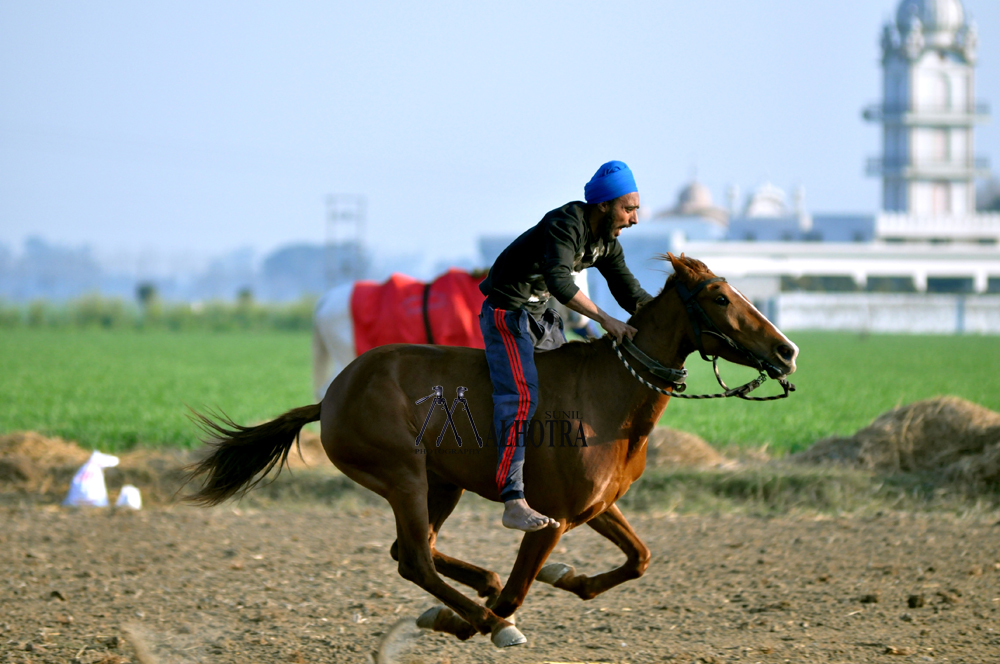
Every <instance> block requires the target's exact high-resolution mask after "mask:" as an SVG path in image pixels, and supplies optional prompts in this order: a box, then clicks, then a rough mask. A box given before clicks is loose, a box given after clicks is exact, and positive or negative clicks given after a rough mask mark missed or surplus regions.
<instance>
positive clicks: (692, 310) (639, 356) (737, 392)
mask: <svg viewBox="0 0 1000 664" xmlns="http://www.w3.org/2000/svg"><path fill="white" fill-rule="evenodd" d="M725 281H726V280H725V278H724V277H714V278H712V279H706V280H704V281H701V282H699V283H698V284H697V285H696V286H695V287H694V290H688V288H687V286H685V285H684V284H682V283H680V282H679V281H676V280H675V281H674V282H673V284H674V286H675V287H676V288H677V294H678V295H679V296H680V298H681V302H682V303H683V304H684V309H685V311H687V315H688V319H689V320H690V321H691V326H692V327H693V328H694V337H695V347H696V348H697V350H698V353H699V354H700V355H701V358H702V359H703V360H705V361H706V362H709V361H711V363H712V370H713V371H714V373H715V379H716V380H717V381H718V382H719V385H720V386H721V387H722V389H723V390H725V392H720V393H717V394H681V392H683V391H684V390H685V389H687V385H686V384H685V383H684V381H685V379H686V378H687V370H685V369H671V368H669V367H665V366H663V365H662V364H660V363H659V362H657V361H656V360H654V359H653V358H651V357H649V356H648V355H646V354H645V353H643V352H642V351H641V350H639V348H638V347H637V346H636V345H635V344H634V343H632V340H631V339H629V338H628V337H624V338H623V339H622V343H621V348H624V349H625V351H626V352H627V353H628V354H629V355H631V356H632V357H633V358H635V360H636V361H637V362H638V363H639V364H641V365H642V366H643V367H644V368H645V369H646V370H647V371H649V372H650V373H651V374H653V375H654V376H656V377H657V378H659V379H661V380H663V381H665V382H667V383H668V384H669V386H670V389H669V390H665V389H663V388H661V387H657V386H656V385H653V384H652V383H650V382H649V381H647V380H646V379H645V378H643V377H642V376H640V375H639V374H638V373H636V371H635V369H633V368H632V366H631V365H630V364H629V363H628V361H627V360H626V359H625V356H624V355H622V352H621V348H619V344H618V342H616V341H615V339H614V337H611V347H612V348H614V349H615V354H616V355H618V359H619V360H621V361H622V364H624V365H625V368H626V369H628V370H629V373H631V374H632V376H633V377H634V378H635V379H636V380H638V381H639V382H640V383H642V384H643V385H645V386H646V387H648V388H649V389H651V390H655V391H656V392H659V393H660V394H663V395H665V396H668V397H677V398H678V399H725V398H728V397H736V398H738V399H743V400H745V401H775V400H776V399H785V398H787V397H788V395H789V394H790V393H792V392H794V391H795V385H793V384H792V383H789V382H788V381H787V380H786V379H785V378H783V377H782V378H778V379H777V380H778V383H779V384H780V385H781V387H782V389H783V390H784V394H778V395H774V396H770V397H751V396H748V395H749V394H750V393H751V392H753V391H754V390H756V389H757V388H758V387H760V386H761V385H763V384H764V381H766V380H767V374H766V373H765V371H764V370H765V368H766V366H770V363H769V362H766V361H762V360H761V359H760V358H759V357H757V356H756V355H754V354H753V353H751V352H750V351H749V350H747V349H746V348H744V347H743V346H741V345H740V344H739V343H737V342H736V341H735V340H734V339H732V338H731V337H729V336H728V335H727V334H726V333H724V332H723V331H722V330H720V329H719V328H718V326H717V325H716V324H715V323H714V322H712V319H711V318H709V317H708V314H706V313H705V310H704V309H703V308H702V306H701V305H700V304H698V302H697V300H695V299H694V298H695V295H697V294H698V293H700V292H701V290H702V289H703V288H705V286H708V285H709V284H714V283H716V282H723V283H725ZM702 334H711V335H712V336H715V337H718V338H720V339H722V340H723V341H724V342H726V344H727V345H729V347H730V348H732V349H733V350H735V351H736V352H738V353H740V354H741V355H743V356H744V357H745V358H747V359H748V360H750V361H751V362H752V363H753V364H754V365H755V366H756V369H757V371H758V372H759V373H760V375H759V376H757V377H756V378H754V379H753V380H751V381H750V382H748V383H745V384H743V385H740V386H739V387H729V386H728V385H726V383H725V382H724V381H723V380H722V376H721V375H720V374H719V356H718V355H713V356H712V359H711V360H709V358H708V356H707V355H706V354H705V346H704V344H703V343H702V341H701V335H702Z"/></svg>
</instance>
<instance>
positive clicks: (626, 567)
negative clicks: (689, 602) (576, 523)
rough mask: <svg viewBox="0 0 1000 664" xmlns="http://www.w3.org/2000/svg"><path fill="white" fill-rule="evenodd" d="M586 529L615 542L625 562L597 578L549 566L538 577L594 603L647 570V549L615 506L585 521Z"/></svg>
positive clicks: (562, 567) (552, 565)
mask: <svg viewBox="0 0 1000 664" xmlns="http://www.w3.org/2000/svg"><path fill="white" fill-rule="evenodd" d="M587 525H588V526H590V527H591V528H593V529H594V530H596V531H597V532H599V533H600V534H602V535H604V536H605V537H607V538H608V539H609V540H611V541H612V542H614V543H615V544H616V545H617V546H618V548H619V549H621V550H622V551H623V552H624V553H625V555H626V556H627V558H626V560H625V562H624V563H623V564H622V565H621V566H620V567H616V568H615V569H613V570H611V571H610V572H604V573H603V574H598V575H597V576H587V575H586V574H577V572H576V570H575V569H573V567H572V566H571V565H565V564H563V563H549V564H548V565H546V566H545V567H543V568H542V570H541V571H540V572H539V573H538V580H539V581H542V582H544V583H549V584H552V585H553V586H555V587H556V588H562V589H563V590H568V591H570V592H571V593H574V594H576V595H578V596H579V597H580V598H582V599H593V598H594V597H596V596H598V595H600V594H601V593H603V592H604V591H605V590H609V589H611V588H614V587H615V586H617V585H618V584H620V583H624V582H626V581H629V580H631V579H637V578H639V577H640V576H642V575H643V573H644V572H645V571H646V568H647V567H649V559H650V553H649V548H647V547H646V545H645V544H643V543H642V540H640V539H639V536H638V535H636V534H635V531H634V530H632V526H630V525H629V523H628V521H626V520H625V517H624V516H622V513H621V510H619V509H618V507H617V506H615V505H612V506H611V507H609V508H608V509H607V510H606V511H604V512H602V513H601V514H600V515H598V516H596V517H594V518H593V519H591V520H590V521H588V522H587Z"/></svg>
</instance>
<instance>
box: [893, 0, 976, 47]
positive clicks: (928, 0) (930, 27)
mask: <svg viewBox="0 0 1000 664" xmlns="http://www.w3.org/2000/svg"><path fill="white" fill-rule="evenodd" d="M914 16H916V17H917V18H918V19H920V23H921V26H922V28H923V32H924V34H926V35H927V36H928V37H929V40H928V41H929V43H930V44H933V45H937V46H949V45H951V44H952V43H953V41H954V38H955V34H956V33H957V32H958V31H959V30H960V29H961V28H962V26H964V25H965V11H964V10H963V9H962V3H961V2H960V1H959V0H903V1H902V2H901V3H899V9H898V10H897V11H896V27H897V28H899V33H900V34H901V35H906V34H907V33H908V32H909V31H910V23H911V20H912V18H913V17H914Z"/></svg>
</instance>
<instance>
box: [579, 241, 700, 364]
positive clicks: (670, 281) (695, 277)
mask: <svg viewBox="0 0 1000 664" xmlns="http://www.w3.org/2000/svg"><path fill="white" fill-rule="evenodd" d="M653 258H654V260H660V261H666V262H671V260H670V256H669V255H667V254H657V255H656V256H654V257H653ZM673 260H674V261H676V262H678V263H680V264H681V265H682V266H683V267H684V268H685V270H684V275H683V277H682V276H679V273H678V271H677V270H676V269H675V270H674V271H673V272H671V273H670V276H668V277H667V280H666V283H664V285H663V288H661V289H660V292H659V293H657V294H656V295H654V296H653V299H652V300H649V301H648V302H646V303H645V304H643V305H639V308H638V309H636V311H635V313H634V314H632V315H631V316H629V318H628V320H627V321H625V322H626V323H628V324H629V325H632V323H633V322H634V321H635V318H636V316H638V315H639V311H640V310H641V309H642V308H643V307H646V306H649V305H651V304H653V303H654V302H657V301H658V300H659V299H660V298H662V297H664V296H665V295H666V294H667V293H669V292H670V290H671V289H672V288H673V287H674V284H676V283H677V280H678V279H681V278H683V279H684V282H685V283H684V285H685V286H688V287H689V288H690V287H693V286H694V284H696V283H698V282H700V281H704V280H705V279H711V278H713V277H714V276H715V273H714V272H712V271H711V270H709V269H708V266H707V265H705V264H704V263H702V262H701V261H700V260H698V259H697V258H689V257H688V256H685V255H684V254H681V255H680V256H674V257H673ZM604 339H605V337H603V336H602V337H598V338H597V339H587V340H582V341H576V340H574V341H568V342H566V343H565V344H563V346H564V347H565V346H567V345H574V346H576V347H579V348H580V349H581V350H582V348H583V347H584V346H586V347H589V348H595V349H596V348H597V344H596V343H595V342H598V341H602V340H604Z"/></svg>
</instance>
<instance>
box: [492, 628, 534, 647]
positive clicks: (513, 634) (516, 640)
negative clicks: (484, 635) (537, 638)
mask: <svg viewBox="0 0 1000 664" xmlns="http://www.w3.org/2000/svg"><path fill="white" fill-rule="evenodd" d="M490 640H491V641H493V645H495V646H496V647H497V648H506V647H508V646H518V645H521V644H522V643H527V642H528V639H526V638H524V634H521V632H519V631H518V629H517V627H514V626H513V625H507V626H506V627H503V628H501V629H499V630H497V631H496V632H494V634H493V637H492V638H491V639H490Z"/></svg>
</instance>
